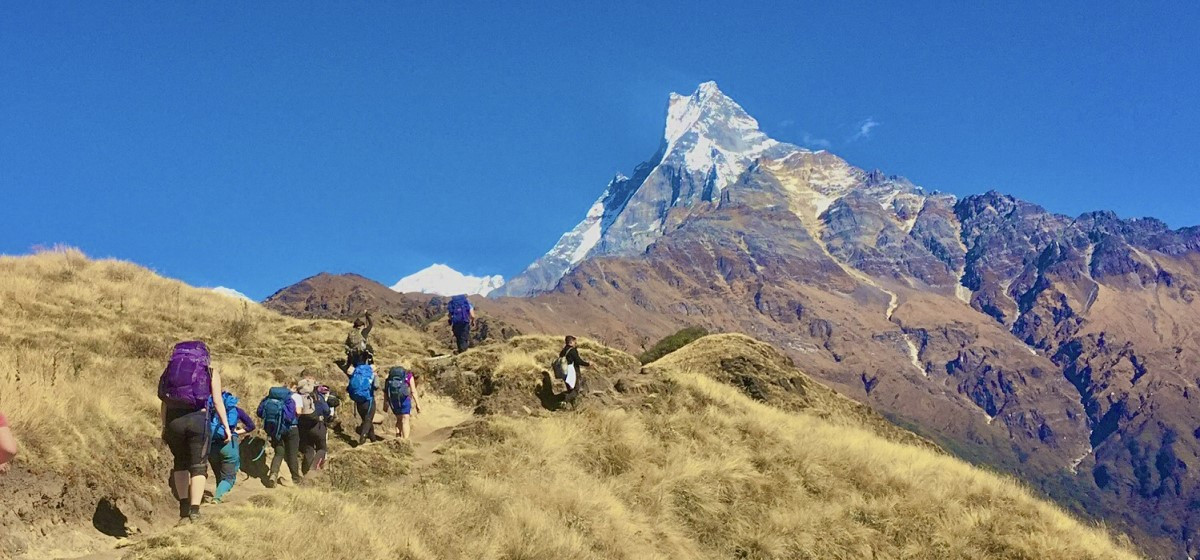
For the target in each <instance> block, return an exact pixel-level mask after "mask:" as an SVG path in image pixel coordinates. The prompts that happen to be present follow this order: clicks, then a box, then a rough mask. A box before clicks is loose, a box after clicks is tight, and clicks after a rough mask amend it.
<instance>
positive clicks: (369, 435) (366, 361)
mask: <svg viewBox="0 0 1200 560" xmlns="http://www.w3.org/2000/svg"><path fill="white" fill-rule="evenodd" d="M374 326H375V322H374V321H373V320H372V319H371V312H369V311H368V312H367V313H366V320H365V321H364V320H363V319H362V318H361V317H360V318H358V319H355V320H354V328H353V329H351V330H350V334H349V335H347V336H346V369H345V370H344V371H343V373H345V374H346V377H347V378H349V381H350V383H349V385H348V386H347V387H346V393H348V394H349V395H350V400H352V401H354V408H355V410H357V411H358V416H359V418H361V419H362V424H360V425H359V426H358V430H357V433H358V445H362V444H363V443H366V442H367V440H370V441H379V440H381V439H383V438H380V437H379V436H377V435H375V389H376V387H375V370H374V368H373V367H372V364H374V363H375V355H374V351H373V350H372V348H371V345H370V344H369V343H367V335H369V334H370V333H371V328H372V327H374ZM364 327H366V328H364Z"/></svg>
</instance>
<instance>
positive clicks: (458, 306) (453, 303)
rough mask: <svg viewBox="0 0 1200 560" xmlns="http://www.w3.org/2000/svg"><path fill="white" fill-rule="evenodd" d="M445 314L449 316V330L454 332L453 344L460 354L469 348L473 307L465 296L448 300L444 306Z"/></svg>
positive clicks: (473, 319) (473, 315)
mask: <svg viewBox="0 0 1200 560" xmlns="http://www.w3.org/2000/svg"><path fill="white" fill-rule="evenodd" d="M446 312H447V314H448V315H449V316H450V317H449V320H450V330H451V331H453V332H454V343H455V345H456V346H457V347H458V351H457V353H459V354H462V353H463V352H466V351H467V348H468V347H470V346H471V323H472V322H473V321H475V306H474V305H471V301H470V300H468V299H467V296H465V295H458V296H454V297H452V298H450V303H448V304H446Z"/></svg>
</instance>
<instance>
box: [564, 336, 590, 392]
mask: <svg viewBox="0 0 1200 560" xmlns="http://www.w3.org/2000/svg"><path fill="white" fill-rule="evenodd" d="M558 357H559V358H561V359H562V370H563V382H564V383H566V385H567V393H566V395H564V396H563V399H564V400H566V401H567V402H574V401H575V399H576V397H577V396H578V395H579V386H580V385H582V383H583V374H582V372H581V371H580V368H581V367H583V366H588V367H591V365H592V364H589V363H587V362H585V361H583V358H580V357H579V343H578V341H577V340H576V339H575V337H573V336H570V335H567V338H566V341H565V343H564V345H563V349H562V351H560V352H559V353H558Z"/></svg>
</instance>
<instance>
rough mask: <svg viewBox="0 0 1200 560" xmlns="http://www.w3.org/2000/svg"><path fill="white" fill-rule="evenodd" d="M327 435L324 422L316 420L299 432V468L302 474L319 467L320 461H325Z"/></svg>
mask: <svg viewBox="0 0 1200 560" xmlns="http://www.w3.org/2000/svg"><path fill="white" fill-rule="evenodd" d="M327 436H328V430H327V429H326V428H325V423H324V422H317V423H316V424H315V425H313V426H309V427H307V429H305V430H303V432H302V433H301V434H300V459H301V462H300V468H301V469H303V470H302V471H301V472H303V473H304V474H308V471H311V470H313V469H316V468H320V466H321V463H322V462H324V461H325V452H326V447H327V446H326V438H327Z"/></svg>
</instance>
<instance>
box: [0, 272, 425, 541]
mask: <svg viewBox="0 0 1200 560" xmlns="http://www.w3.org/2000/svg"><path fill="white" fill-rule="evenodd" d="M348 328H349V327H348V325H346V324H345V323H342V322H336V321H324V320H320V321H317V320H299V319H293V318H288V317H284V316H282V315H279V314H277V313H274V312H271V311H268V310H265V309H263V308H262V307H260V306H259V305H257V304H254V303H249V302H242V301H239V300H237V299H234V298H230V297H228V296H225V295H222V294H218V293H215V292H213V291H211V290H207V289H202V288H193V287H190V286H187V285H184V284H183V283H181V282H177V281H174V280H169V279H166V278H161V277H159V276H156V275H155V274H153V273H152V272H150V271H148V270H146V269H144V268H141V267H138V266H136V265H133V264H131V263H127V262H121V261H114V260H100V261H95V260H89V259H88V258H86V257H85V256H84V255H83V254H81V253H79V252H78V251H74V250H65V251H60V252H51V253H43V254H38V255H35V256H29V257H0V411H3V412H4V413H5V414H6V415H7V417H8V419H9V421H10V422H11V423H12V425H13V431H14V433H15V434H16V436H17V438H18V439H19V441H20V443H21V446H22V449H21V454H20V455H19V456H18V458H17V460H16V462H15V463H14V464H13V465H12V469H11V470H10V471H9V472H8V473H6V474H4V475H0V485H3V488H4V491H3V492H0V557H2V558H10V557H22V558H36V559H42V558H51V557H58V556H59V555H65V556H74V555H77V554H79V553H81V552H85V551H87V550H90V549H92V548H94V547H97V546H99V545H101V544H103V543H104V542H105V541H108V540H111V536H119V535H123V534H126V533H132V532H136V531H137V530H139V529H145V528H147V527H149V526H150V525H152V524H154V523H155V522H156V521H160V520H161V518H162V517H167V518H170V517H171V514H172V513H173V511H174V509H175V505H174V504H173V503H172V501H171V499H170V497H169V490H168V489H167V486H166V484H165V483H164V475H165V473H167V472H168V471H169V467H170V460H169V454H168V452H167V450H166V448H165V446H163V445H162V444H161V443H159V430H160V426H159V421H158V399H157V397H156V383H157V379H158V375H159V374H160V373H161V372H162V368H163V365H164V363H165V360H166V357H167V355H168V354H169V352H170V348H171V345H172V344H173V343H174V342H176V341H179V340H185V339H194V338H200V339H203V340H205V341H207V342H208V344H209V347H210V349H211V350H212V352H213V356H214V360H215V367H216V369H217V370H218V371H220V372H221V375H222V377H223V380H224V382H225V386H226V387H227V388H228V389H229V390H231V391H232V392H234V393H235V394H237V395H239V396H241V397H242V398H243V399H244V401H245V402H247V403H248V404H249V406H251V407H252V406H253V404H254V403H257V399H258V398H259V397H260V396H261V395H264V394H265V393H266V389H267V387H269V386H270V385H274V384H280V383H284V382H289V381H292V380H294V379H295V378H296V376H297V374H298V373H299V372H300V371H301V370H303V369H307V370H308V371H309V373H310V374H312V375H315V376H318V377H319V378H322V379H323V380H325V381H327V382H329V383H330V384H331V385H332V386H334V387H341V386H344V385H345V382H344V377H342V376H341V375H340V374H339V373H337V372H336V370H335V369H334V366H333V360H334V359H335V358H337V357H339V356H340V355H341V352H342V348H341V344H342V340H343V339H344V337H345V333H346V330H347V329H348ZM373 336H374V338H375V344H376V347H377V348H378V350H379V352H380V360H381V361H384V362H390V361H395V360H398V359H400V357H401V356H408V355H425V354H427V353H429V352H430V351H431V350H433V351H441V346H440V344H439V343H438V342H437V341H435V340H433V339H432V338H430V337H428V336H427V335H425V334H423V333H420V332H417V331H414V330H412V329H409V328H407V327H396V328H381V329H380V330H379V331H377V333H376V334H375V335H373ZM101 530H103V531H105V532H107V534H108V536H106V535H105V534H102V533H101Z"/></svg>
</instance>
